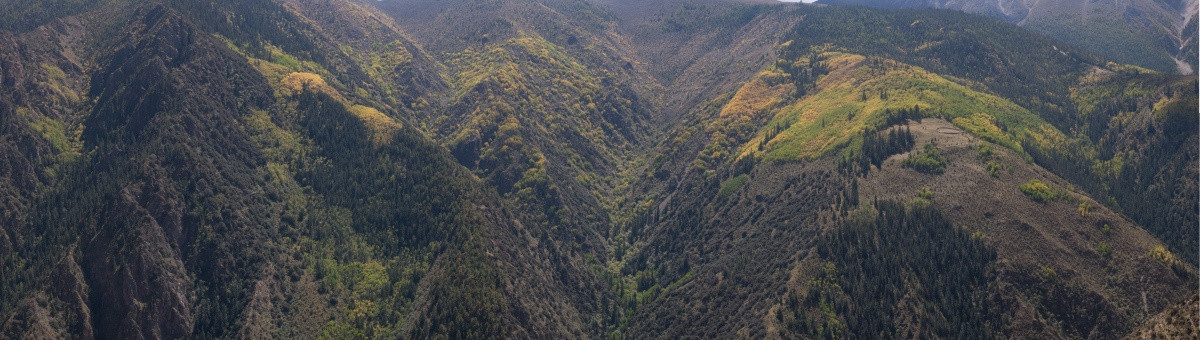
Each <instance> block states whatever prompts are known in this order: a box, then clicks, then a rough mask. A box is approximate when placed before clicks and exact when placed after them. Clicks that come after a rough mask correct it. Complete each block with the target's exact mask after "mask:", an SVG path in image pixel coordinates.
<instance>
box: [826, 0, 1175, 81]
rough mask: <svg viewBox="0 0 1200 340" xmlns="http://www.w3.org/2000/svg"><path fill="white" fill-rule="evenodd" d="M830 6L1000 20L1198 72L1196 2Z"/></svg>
mask: <svg viewBox="0 0 1200 340" xmlns="http://www.w3.org/2000/svg"><path fill="white" fill-rule="evenodd" d="M822 3H829V4H852V5H865V6H874V7H881V8H938V9H953V10H959V11H964V12H968V13H977V14H981V15H986V16H991V17H995V18H999V19H1002V20H1005V21H1008V22H1011V23H1016V24H1018V25H1021V26H1023V27H1027V28H1030V29H1032V30H1034V31H1037V32H1040V33H1043V34H1046V35H1047V36H1050V37H1052V38H1055V39H1059V40H1062V41H1064V42H1067V43H1070V44H1073V45H1076V46H1079V47H1081V48H1084V49H1085V50H1088V51H1090V52H1092V53H1095V54H1098V55H1102V56H1105V57H1107V58H1111V59H1112V60H1114V61H1117V62H1121V63H1128V64H1134V65H1138V66H1142V67H1146V68H1149V69H1153V70H1156V71H1160V72H1178V73H1182V74H1190V73H1192V72H1195V70H1196V58H1194V54H1195V51H1194V50H1195V49H1194V48H1192V49H1189V48H1187V46H1188V43H1187V41H1189V40H1194V39H1195V36H1196V34H1197V31H1196V28H1195V27H1194V26H1188V22H1189V21H1194V20H1195V16H1196V2H1195V1H1147V0H1132V1H1105V2H1090V1H1077V0H1061V1H1012V2H1003V1H923V0H922V1H907V0H902V1H893V0H832V1H823V2H822Z"/></svg>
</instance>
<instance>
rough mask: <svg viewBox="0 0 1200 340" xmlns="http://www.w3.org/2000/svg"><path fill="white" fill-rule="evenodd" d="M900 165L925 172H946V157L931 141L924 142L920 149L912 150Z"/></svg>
mask: <svg viewBox="0 0 1200 340" xmlns="http://www.w3.org/2000/svg"><path fill="white" fill-rule="evenodd" d="M900 165H902V166H904V167H906V168H912V169H913V170H916V171H917V172H921V173H926V174H941V173H943V172H946V159H945V158H943V157H942V153H941V152H940V151H938V149H937V147H936V146H934V145H933V143H930V144H925V147H924V148H923V149H922V150H921V151H913V152H912V153H910V154H908V158H905V159H904V162H902V163H900Z"/></svg>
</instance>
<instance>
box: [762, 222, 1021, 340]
mask: <svg viewBox="0 0 1200 340" xmlns="http://www.w3.org/2000/svg"><path fill="white" fill-rule="evenodd" d="M874 208H875V211H874V216H872V217H873V218H872V219H871V220H868V221H855V220H851V221H847V222H845V223H843V224H844V225H843V226H842V227H841V228H839V229H837V230H834V231H832V232H830V233H829V234H828V235H826V236H825V237H824V238H823V239H822V240H821V241H820V242H818V243H817V244H818V245H817V254H818V255H820V257H821V259H823V260H825V261H828V263H827V264H826V265H825V266H824V268H822V269H821V270H820V274H818V276H817V277H816V278H814V279H812V280H810V281H809V282H807V283H806V285H807V287H808V289H807V291H802V292H794V293H792V294H790V295H789V297H788V299H787V300H786V302H787V303H786V305H785V306H786V310H785V311H783V312H782V313H781V319H782V321H784V325H785V326H786V327H787V330H788V331H790V332H792V333H794V334H796V335H798V336H800V337H820V338H898V337H917V338H930V337H935V338H960V339H961V338H972V339H979V338H990V337H991V336H992V334H993V333H992V332H994V331H996V327H997V326H998V325H999V321H1000V320H999V314H998V311H997V310H996V308H994V307H992V306H990V305H989V304H990V301H989V300H988V298H987V295H986V294H987V293H986V291H987V287H988V286H989V283H990V282H991V281H992V280H994V279H995V274H994V272H993V269H992V267H993V264H994V261H995V259H996V253H995V252H994V251H993V250H992V249H990V248H988V247H987V246H985V245H984V244H983V242H982V241H980V240H978V239H974V238H972V237H970V235H968V233H967V232H965V231H963V230H961V229H959V228H957V227H955V226H953V225H951V224H950V222H949V221H947V220H946V218H945V217H943V215H942V214H941V212H939V211H938V210H937V209H935V208H929V207H908V208H906V207H905V206H904V205H903V204H901V203H898V202H893V201H879V202H876V204H875V207H874ZM902 315H903V317H901V316H902ZM902 330H904V331H905V332H912V333H901V331H902Z"/></svg>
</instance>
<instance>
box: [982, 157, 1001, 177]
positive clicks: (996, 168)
mask: <svg viewBox="0 0 1200 340" xmlns="http://www.w3.org/2000/svg"><path fill="white" fill-rule="evenodd" d="M984 168H985V169H987V172H988V174H989V175H992V177H995V178H1000V173H1001V172H1003V171H1004V170H1005V166H1004V164H1000V163H997V162H996V161H988V162H987V164H984Z"/></svg>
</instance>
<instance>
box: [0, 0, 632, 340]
mask: <svg viewBox="0 0 1200 340" xmlns="http://www.w3.org/2000/svg"><path fill="white" fill-rule="evenodd" d="M330 4H331V6H338V7H339V8H352V7H343V6H344V5H346V4H345V3H337V2H331V3H330ZM306 5H314V6H315V4H314V3H312V2H309V3H307V4H306ZM290 6H293V4H289V3H276V2H269V1H245V2H237V3H219V4H218V3H203V2H184V1H180V2H176V3H172V4H169V5H167V6H164V5H144V6H142V5H136V4H118V5H112V6H102V7H100V8H98V9H96V10H94V11H91V12H87V13H86V14H84V15H80V16H77V17H68V18H62V19H55V20H51V21H50V23H49V24H47V25H45V26H41V27H39V28H37V29H34V30H32V31H29V32H26V33H20V34H13V33H7V32H6V33H5V35H4V41H5V43H6V46H7V47H6V48H5V50H4V51H5V53H4V62H5V65H6V66H5V70H6V73H5V78H4V79H5V81H4V83H3V84H4V86H5V91H4V93H5V94H6V97H5V98H4V106H3V108H4V110H5V111H4V114H5V116H4V119H5V120H4V122H5V130H3V131H4V140H5V141H6V142H5V143H6V144H4V145H9V146H10V147H9V148H6V149H4V150H6V151H5V154H4V159H6V161H5V162H6V163H5V164H14V166H11V167H5V169H6V172H5V176H6V177H5V178H4V180H5V181H4V183H5V186H4V188H5V191H4V192H5V202H6V203H5V208H4V209H5V210H4V214H3V216H4V217H5V218H6V223H5V224H4V229H3V234H2V235H3V238H0V240H3V241H4V242H3V243H2V244H3V247H0V251H3V254H4V257H3V266H4V267H3V269H4V270H3V273H4V274H3V277H2V278H0V279H2V280H3V281H0V283H2V284H3V286H2V287H3V289H2V290H0V292H3V294H2V295H0V298H2V301H0V302H2V303H0V334H4V337H14V338H20V337H56V336H81V337H92V336H95V337H122V338H126V337H128V338H140V337H149V338H161V337H173V338H174V337H201V338H205V337H234V336H237V337H285V338H290V337H305V338H307V337H317V336H326V337H352V338H353V337H364V336H367V337H430V336H444V337H474V336H484V335H493V336H495V335H506V336H516V337H565V336H583V335H586V334H597V333H600V332H602V330H601V329H602V327H604V320H603V319H596V318H594V317H592V316H593V315H599V311H601V310H607V309H609V308H608V307H605V304H607V302H606V301H607V299H606V298H605V297H604V296H603V295H601V294H600V293H599V292H606V291H608V290H609V289H607V288H604V287H603V286H601V283H602V282H601V281H599V280H597V279H596V278H595V276H594V274H593V273H592V272H591V271H589V270H587V269H586V267H585V266H584V265H583V264H582V263H580V262H579V260H578V259H576V258H573V257H567V256H564V255H561V254H559V253H557V248H555V247H551V246H549V245H553V244H556V243H559V241H558V240H557V239H555V235H553V234H550V233H547V232H545V230H546V228H543V227H541V226H540V225H539V224H536V223H529V222H526V221H523V220H521V218H519V216H517V214H515V213H513V212H512V211H513V210H512V209H511V208H509V206H508V204H507V203H505V202H504V201H503V200H501V199H500V198H499V197H498V196H497V194H496V193H495V191H494V190H493V189H490V187H489V186H485V185H483V183H480V182H479V181H478V180H476V179H474V177H473V176H472V175H471V173H470V172H469V171H468V170H467V169H464V168H462V167H461V166H460V165H458V163H457V162H456V161H455V160H454V158H453V157H452V156H451V155H450V154H449V152H448V150H446V149H445V148H443V147H441V146H439V145H437V144H436V143H434V142H433V141H431V140H429V139H428V138H427V137H425V136H424V134H423V133H422V132H420V131H419V130H417V129H415V127H414V125H413V124H410V123H408V122H407V119H412V117H413V112H415V110H416V109H417V108H421V107H422V105H420V104H416V103H413V101H415V102H417V103H419V102H420V101H421V98H427V97H432V96H434V95H436V91H438V89H441V88H445V85H444V84H441V85H439V84H437V83H432V84H422V83H420V82H421V81H424V80H429V79H433V80H434V81H437V80H438V79H440V78H439V77H433V78H428V77H424V78H423V77H422V76H421V74H434V75H436V74H437V70H438V69H437V68H436V66H431V67H432V68H430V69H426V70H413V69H412V67H423V66H422V64H421V63H424V62H425V61H426V60H428V59H423V58H426V57H424V56H421V55H420V54H421V53H422V52H420V51H419V49H417V48H412V49H408V48H403V49H402V48H398V47H393V48H390V49H388V52H389V53H393V54H391V55H388V56H379V55H377V54H374V53H375V52H371V50H369V48H372V47H376V45H375V43H374V42H371V43H363V44H361V45H355V46H366V47H362V48H364V49H368V50H364V49H356V47H353V46H349V47H347V46H340V47H339V46H338V45H336V44H333V43H331V40H330V39H331V37H333V36H336V34H350V35H352V33H344V32H345V31H336V32H342V33H331V32H335V30H332V29H330V28H332V26H331V27H328V28H327V27H325V26H320V23H327V22H331V21H328V20H319V18H308V17H304V16H302V13H303V11H301V10H300V9H297V8H294V7H290ZM237 11H244V12H237ZM235 12H236V13H242V14H243V15H245V14H246V13H257V14H260V15H263V16H266V17H269V18H276V19H278V21H260V20H258V19H260V17H250V18H251V19H250V20H225V19H222V20H218V21H212V20H209V18H237V17H238V16H237V15H232V13H235ZM312 13H317V12H316V11H314V12H312ZM342 15H345V16H349V17H356V18H357V17H369V16H370V15H372V14H371V13H370V12H366V11H358V12H351V13H348V14H347V13H342ZM355 20H357V19H355ZM375 27H383V28H386V29H383V28H381V29H380V30H382V31H381V32H384V33H387V34H382V33H381V34H380V35H372V36H371V37H372V38H375V37H379V38H380V39H392V38H398V37H401V35H400V34H399V33H398V31H394V30H391V28H390V26H387V25H378V26H375ZM341 29H345V27H341ZM388 32H390V33H388ZM392 43H393V45H392V46H406V45H405V43H404V41H402V40H395V41H392ZM14 45H15V46H14ZM17 46H20V47H21V48H17ZM25 46H38V47H40V48H45V49H46V50H40V49H25V48H24V47H25ZM408 46H415V45H408ZM10 51H11V53H10ZM85 51H86V53H84V52H85ZM397 55H402V56H404V55H406V57H403V58H397V57H396V56H397ZM397 59H399V60H397ZM10 65H11V66H10ZM366 66H375V68H374V69H373V70H369V71H364V70H363V69H367V67H366ZM26 70H28V71H26ZM330 70H337V71H336V74H338V75H339V76H338V77H334V76H332V75H333V74H335V71H330ZM327 79H328V81H327ZM10 89H11V90H12V91H10ZM414 91H415V92H414ZM426 91H435V93H433V94H431V93H426ZM9 94H11V95H9ZM413 98H415V99H413ZM7 169H12V170H7ZM9 188H13V189H9ZM8 222H12V223H11V224H10V223H8ZM526 226H529V227H526ZM568 287H569V288H568Z"/></svg>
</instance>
